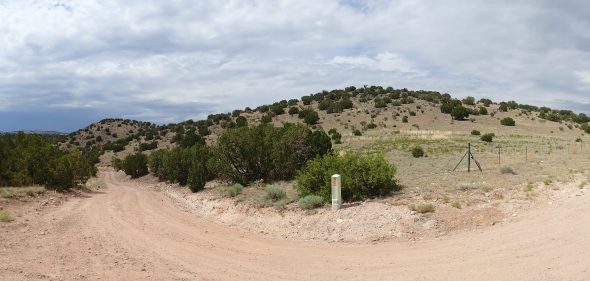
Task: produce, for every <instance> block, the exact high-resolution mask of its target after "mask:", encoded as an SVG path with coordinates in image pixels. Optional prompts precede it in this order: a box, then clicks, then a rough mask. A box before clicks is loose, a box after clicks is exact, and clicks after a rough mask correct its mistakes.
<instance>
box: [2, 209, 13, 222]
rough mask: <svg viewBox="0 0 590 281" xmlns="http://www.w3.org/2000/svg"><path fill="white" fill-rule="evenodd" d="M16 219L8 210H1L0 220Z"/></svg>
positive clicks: (9, 220)
mask: <svg viewBox="0 0 590 281" xmlns="http://www.w3.org/2000/svg"><path fill="white" fill-rule="evenodd" d="M11 221H14V218H13V217H12V216H10V214H8V213H7V212H5V211H3V210H0V222H11Z"/></svg>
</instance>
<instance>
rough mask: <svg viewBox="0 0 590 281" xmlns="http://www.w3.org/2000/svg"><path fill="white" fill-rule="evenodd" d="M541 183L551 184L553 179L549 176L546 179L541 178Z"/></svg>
mask: <svg viewBox="0 0 590 281" xmlns="http://www.w3.org/2000/svg"><path fill="white" fill-rule="evenodd" d="M543 183H544V184H545V185H551V184H552V183H553V180H551V179H550V178H546V179H544V180H543Z"/></svg>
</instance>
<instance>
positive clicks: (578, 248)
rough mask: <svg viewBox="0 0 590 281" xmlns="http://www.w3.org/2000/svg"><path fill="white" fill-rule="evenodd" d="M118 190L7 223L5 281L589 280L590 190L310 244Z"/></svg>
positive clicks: (130, 188) (1, 261) (0, 275)
mask: <svg viewBox="0 0 590 281" xmlns="http://www.w3.org/2000/svg"><path fill="white" fill-rule="evenodd" d="M101 176H102V177H103V178H104V180H105V182H106V183H107V186H108V188H107V189H105V190H103V191H101V192H97V193H95V194H92V195H90V196H88V197H86V198H73V199H72V200H70V201H68V202H66V203H65V204H63V205H62V206H60V207H59V208H58V209H56V210H54V211H50V212H49V213H47V214H43V215H41V216H39V217H36V218H32V219H31V220H30V222H29V223H28V225H27V226H23V227H21V228H14V227H12V228H7V227H3V228H2V229H0V234H1V235H2V236H1V238H2V239H1V240H0V280H237V279H240V280H588V279H590V263H589V262H588V259H589V258H590V216H588V213H589V211H590V204H589V198H590V197H589V196H588V195H585V194H584V195H582V196H574V197H572V198H567V199H564V200H562V201H560V202H558V203H554V204H553V205H550V206H547V207H544V208H541V209H539V210H535V211H534V212H529V213H527V214H524V215H522V216H521V217H519V218H518V219H517V220H516V221H515V222H511V223H507V224H500V225H497V226H494V227H489V228H485V229H482V230H476V231H469V232H464V233H459V234H456V235H453V236H449V237H446V238H443V239H433V240H425V241H419V242H417V243H415V244H412V243H408V242H384V243H377V244H366V245H359V244H343V243H325V242H300V241H288V240H280V239H274V238H269V237H262V236H259V235H256V234H251V233H242V232H240V231H238V230H236V229H230V228H226V227H223V226H221V225H218V224H215V223H212V222H208V221H206V220H204V219H202V218H200V217H199V216H197V215H195V214H191V213H188V212H184V211H182V210H181V209H179V208H178V207H176V206H175V203H174V202H173V201H172V200H171V199H170V198H168V197H167V196H165V195H164V194H162V193H158V192H153V191H147V190H145V189H142V188H140V187H139V186H137V183H134V182H129V181H122V180H120V179H118V178H117V176H116V174H115V173H113V172H105V173H102V174H101Z"/></svg>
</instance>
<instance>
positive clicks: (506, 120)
mask: <svg viewBox="0 0 590 281" xmlns="http://www.w3.org/2000/svg"><path fill="white" fill-rule="evenodd" d="M500 124H502V125H504V126H515V125H516V122H515V121H514V119H512V118H510V117H506V118H504V119H502V120H501V121H500Z"/></svg>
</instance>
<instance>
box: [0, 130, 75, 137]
mask: <svg viewBox="0 0 590 281" xmlns="http://www.w3.org/2000/svg"><path fill="white" fill-rule="evenodd" d="M19 132H23V133H25V134H37V135H58V136H65V135H67V134H68V133H64V132H57V131H37V130H23V131H12V132H0V134H2V133H5V134H11V135H14V134H18V133H19Z"/></svg>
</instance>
